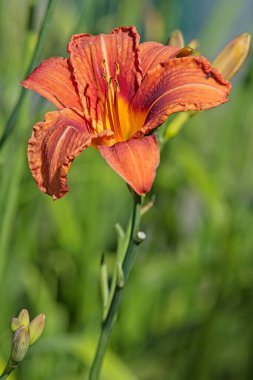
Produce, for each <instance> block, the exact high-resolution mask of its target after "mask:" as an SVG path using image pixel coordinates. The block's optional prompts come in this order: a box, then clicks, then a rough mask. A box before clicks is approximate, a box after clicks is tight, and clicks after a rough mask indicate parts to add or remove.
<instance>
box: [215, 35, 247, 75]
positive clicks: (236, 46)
mask: <svg viewBox="0 0 253 380" xmlns="http://www.w3.org/2000/svg"><path fill="white" fill-rule="evenodd" d="M250 42H251V36H250V34H249V33H242V34H240V35H239V36H237V37H236V38H234V39H233V40H232V41H230V42H229V43H228V44H227V45H226V46H225V47H224V49H223V50H222V51H221V52H220V53H219V54H218V56H217V57H216V58H215V60H214V61H213V63H212V66H213V67H215V68H216V69H217V70H218V71H219V72H220V73H221V74H222V75H223V76H224V78H225V79H227V80H229V79H231V78H232V77H233V76H235V74H236V73H237V72H238V70H239V69H240V68H241V66H242V65H243V63H244V61H245V59H246V58H247V56H248V53H249V49H250Z"/></svg>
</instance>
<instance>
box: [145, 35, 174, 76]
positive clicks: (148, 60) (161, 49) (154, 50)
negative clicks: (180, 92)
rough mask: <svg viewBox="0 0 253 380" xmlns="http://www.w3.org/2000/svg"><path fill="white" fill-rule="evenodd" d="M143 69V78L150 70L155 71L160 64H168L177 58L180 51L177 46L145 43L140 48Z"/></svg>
mask: <svg viewBox="0 0 253 380" xmlns="http://www.w3.org/2000/svg"><path fill="white" fill-rule="evenodd" d="M139 48H140V58H141V69H142V72H143V76H144V75H145V74H146V72H147V71H148V70H150V69H153V68H154V67H155V66H157V65H158V64H159V63H162V62H166V61H168V60H169V59H170V58H173V57H175V55H176V54H177V52H178V51H179V50H180V49H179V48H177V47H176V46H165V45H162V44H160V43H159V42H143V43H142V44H140V46H139Z"/></svg>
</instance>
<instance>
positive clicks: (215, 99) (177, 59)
mask: <svg viewBox="0 0 253 380" xmlns="http://www.w3.org/2000/svg"><path fill="white" fill-rule="evenodd" d="M68 53H69V58H68V59H67V58H61V57H54V58H49V59H47V60H45V61H43V62H42V63H41V65H40V66H39V67H37V68H36V69H35V70H34V71H33V72H32V73H31V74H30V75H29V77H28V78H27V79H26V80H24V81H23V82H22V85H23V86H24V87H26V88H28V89H31V90H34V91H36V92H37V93H39V94H40V95H42V96H44V97H45V98H46V99H48V100H49V101H50V102H52V103H53V104H54V105H56V107H57V108H58V109H59V110H58V111H55V112H49V113H47V114H46V115H45V120H44V122H39V123H36V124H35V126H34V129H33V134H32V137H31V139H30V140H29V145H28V160H29V166H30V169H31V171H32V174H33V177H34V178H35V180H36V182H37V184H38V187H39V188H40V189H41V190H42V191H43V192H45V193H47V194H50V195H52V196H53V198H54V199H57V198H61V197H62V196H63V195H64V194H65V193H66V192H68V185H67V179H66V176H67V172H68V169H69V166H70V164H71V162H72V161H73V159H74V158H75V157H76V156H77V155H78V154H79V153H81V152H82V151H83V150H84V149H85V148H87V147H89V146H93V147H95V148H96V149H97V150H98V151H99V152H100V154H101V155H102V157H103V158H104V159H105V160H106V161H107V162H108V164H109V165H110V166H111V167H112V168H113V169H114V170H115V171H116V172H117V173H118V174H119V175H120V176H121V177H122V178H123V179H124V180H125V181H126V182H127V183H128V184H129V185H130V186H131V187H132V188H133V190H134V191H135V192H136V193H138V194H145V193H147V192H148V191H149V190H150V189H151V186H152V184H153V181H154V178H155V172H156V168H157V166H158V164H159V146H158V143H157V140H156V136H155V135H154V134H151V133H152V132H153V131H154V130H155V129H156V128H157V127H159V126H160V125H161V124H162V123H164V122H165V121H166V119H167V118H168V116H169V115H170V114H172V113H175V112H179V111H188V110H202V109H207V108H212V107H215V106H218V105H220V104H222V103H224V102H226V101H227V100H228V99H227V97H228V95H229V92H230V83H229V82H227V81H225V80H224V79H223V78H222V76H221V75H220V74H219V73H218V72H217V71H216V70H215V69H213V68H211V66H210V63H209V62H208V61H207V59H206V58H204V57H196V56H192V55H190V56H184V55H185V52H183V53H181V50H180V49H178V48H177V47H174V46H164V45H162V44H160V43H156V42H146V43H142V44H139V35H138V33H137V31H136V29H135V27H133V26H131V27H121V28H117V29H114V30H113V31H112V33H110V34H100V35H97V36H92V35H88V34H78V35H74V36H73V37H72V38H71V41H70V43H69V45H68ZM187 55H188V53H187Z"/></svg>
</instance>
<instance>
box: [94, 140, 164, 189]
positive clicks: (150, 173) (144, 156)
mask: <svg viewBox="0 0 253 380" xmlns="http://www.w3.org/2000/svg"><path fill="white" fill-rule="evenodd" d="M98 149H99V151H100V153H101V155H102V157H103V158H104V159H105V160H106V161H107V163H108V164H109V165H110V166H111V167H112V168H113V169H114V170H115V171H116V172H117V173H118V174H119V175H120V176H121V177H122V178H123V179H124V180H125V181H126V182H127V183H128V184H129V185H130V186H131V187H132V188H133V190H134V191H135V192H136V193H137V194H139V195H142V194H146V193H148V192H149V191H150V189H151V187H152V184H153V182H154V179H155V174H156V168H157V166H158V165H159V159H160V155H159V147H158V144H157V141H156V137H155V136H154V135H152V136H145V137H143V138H141V139H130V140H128V141H124V142H120V143H117V144H115V145H113V146H111V147H107V146H105V145H101V146H98Z"/></svg>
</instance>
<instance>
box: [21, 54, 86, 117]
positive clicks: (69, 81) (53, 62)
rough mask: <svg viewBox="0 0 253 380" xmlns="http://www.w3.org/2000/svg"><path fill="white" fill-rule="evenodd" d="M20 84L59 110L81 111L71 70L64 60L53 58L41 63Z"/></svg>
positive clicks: (66, 60) (67, 62)
mask: <svg viewBox="0 0 253 380" xmlns="http://www.w3.org/2000/svg"><path fill="white" fill-rule="evenodd" d="M21 84H22V85H23V86H24V87H25V88H28V89H30V90H34V91H36V92H37V93H38V94H40V95H41V96H44V97H45V98H46V99H48V100H49V101H50V102H52V103H53V104H55V105H56V107H58V108H60V109H62V108H77V109H78V110H80V111H81V110H82V106H81V102H80V98H79V94H78V91H77V87H76V83H75V81H74V77H73V69H72V67H71V65H70V63H69V60H68V59H66V58H62V57H53V58H49V59H47V60H45V61H43V62H42V63H41V64H40V65H39V66H38V67H37V68H36V69H35V70H34V71H33V72H32V73H31V74H30V75H29V76H28V77H27V78H26V79H25V80H24V81H23V82H21Z"/></svg>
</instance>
